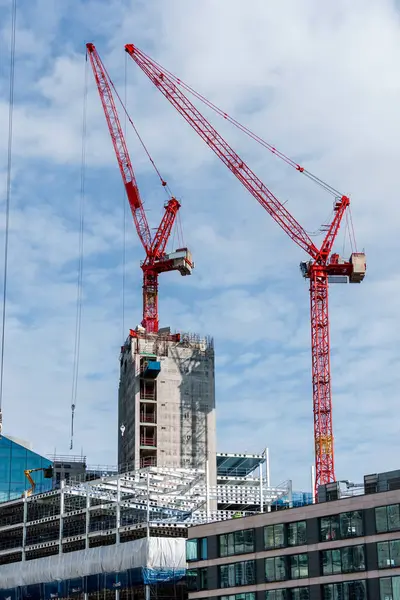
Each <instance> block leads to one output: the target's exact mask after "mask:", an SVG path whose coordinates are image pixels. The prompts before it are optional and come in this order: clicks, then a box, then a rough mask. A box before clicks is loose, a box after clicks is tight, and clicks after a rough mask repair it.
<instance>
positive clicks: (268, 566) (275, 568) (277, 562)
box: [265, 556, 287, 581]
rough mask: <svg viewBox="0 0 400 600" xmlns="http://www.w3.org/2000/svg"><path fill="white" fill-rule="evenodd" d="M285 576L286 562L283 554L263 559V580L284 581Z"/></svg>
mask: <svg viewBox="0 0 400 600" xmlns="http://www.w3.org/2000/svg"><path fill="white" fill-rule="evenodd" d="M285 579H287V576H286V563H285V557H284V556H274V557H271V558H266V559H265V581H284V580H285Z"/></svg>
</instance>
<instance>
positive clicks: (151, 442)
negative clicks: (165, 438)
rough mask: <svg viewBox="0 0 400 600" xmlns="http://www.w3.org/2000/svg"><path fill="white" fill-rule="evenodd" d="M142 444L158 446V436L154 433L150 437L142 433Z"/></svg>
mask: <svg viewBox="0 0 400 600" xmlns="http://www.w3.org/2000/svg"><path fill="white" fill-rule="evenodd" d="M140 445H141V446H152V447H155V446H156V436H155V435H153V436H151V437H149V436H146V435H141V436H140Z"/></svg>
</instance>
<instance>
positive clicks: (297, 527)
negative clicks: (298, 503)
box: [287, 521, 307, 546]
mask: <svg viewBox="0 0 400 600" xmlns="http://www.w3.org/2000/svg"><path fill="white" fill-rule="evenodd" d="M287 543H288V546H301V545H302V544H306V543H307V526H306V522H305V521H298V522H297V523H289V525H288V536H287Z"/></svg>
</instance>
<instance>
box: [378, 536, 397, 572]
mask: <svg viewBox="0 0 400 600" xmlns="http://www.w3.org/2000/svg"><path fill="white" fill-rule="evenodd" d="M377 548H378V566H379V568H380V569H388V568H390V567H400V540H393V541H391V542H379V543H378V544H377Z"/></svg>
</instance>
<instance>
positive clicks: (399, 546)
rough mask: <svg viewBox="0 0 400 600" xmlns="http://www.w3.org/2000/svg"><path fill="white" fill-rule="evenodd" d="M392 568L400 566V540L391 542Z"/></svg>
mask: <svg viewBox="0 0 400 600" xmlns="http://www.w3.org/2000/svg"><path fill="white" fill-rule="evenodd" d="M390 562H391V564H390V566H391V567H399V566H400V540H393V541H392V542H390Z"/></svg>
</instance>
